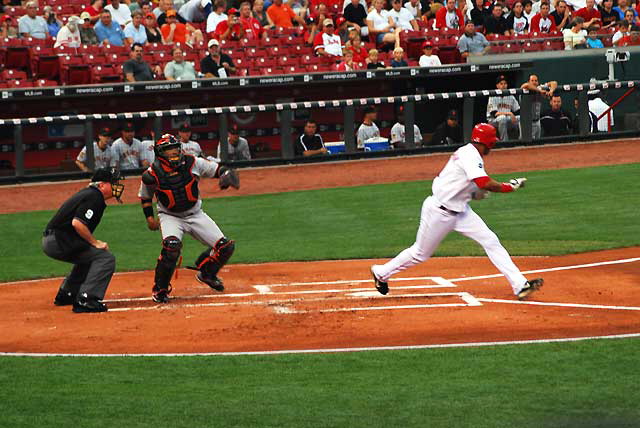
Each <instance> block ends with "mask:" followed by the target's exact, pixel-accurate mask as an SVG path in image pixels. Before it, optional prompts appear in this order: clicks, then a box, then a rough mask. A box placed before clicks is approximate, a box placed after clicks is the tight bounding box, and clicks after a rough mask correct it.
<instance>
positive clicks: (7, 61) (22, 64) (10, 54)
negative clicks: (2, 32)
mask: <svg viewBox="0 0 640 428" xmlns="http://www.w3.org/2000/svg"><path fill="white" fill-rule="evenodd" d="M4 66H5V67H6V68H19V69H21V70H26V71H29V68H30V66H31V50H30V49H29V48H28V47H24V46H23V47H11V46H9V47H7V51H6V53H5V58H4Z"/></svg>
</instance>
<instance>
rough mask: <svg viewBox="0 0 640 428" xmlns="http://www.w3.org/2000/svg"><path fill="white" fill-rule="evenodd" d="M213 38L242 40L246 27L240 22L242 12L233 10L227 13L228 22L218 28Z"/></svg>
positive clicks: (222, 23) (220, 24) (223, 22)
mask: <svg viewBox="0 0 640 428" xmlns="http://www.w3.org/2000/svg"><path fill="white" fill-rule="evenodd" d="M213 36H214V37H215V38H216V39H218V40H240V39H241V38H243V37H244V26H243V25H242V23H241V22H240V12H238V9H235V8H231V9H229V10H228V11H227V20H226V21H222V22H221V23H219V24H218V26H217V27H216V31H215V32H214V34H213Z"/></svg>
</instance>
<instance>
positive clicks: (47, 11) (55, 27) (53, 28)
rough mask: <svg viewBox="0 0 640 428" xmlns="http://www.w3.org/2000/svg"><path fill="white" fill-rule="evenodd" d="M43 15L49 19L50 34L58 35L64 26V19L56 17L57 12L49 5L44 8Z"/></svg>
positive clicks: (46, 19)
mask: <svg viewBox="0 0 640 428" xmlns="http://www.w3.org/2000/svg"><path fill="white" fill-rule="evenodd" d="M42 17H43V18H44V19H45V21H47V28H48V29H49V36H51V37H56V36H57V35H58V31H60V29H61V28H62V21H60V20H59V19H58V18H57V17H56V13H55V12H54V11H53V8H52V7H51V6H49V5H47V6H45V7H44V8H43V9H42Z"/></svg>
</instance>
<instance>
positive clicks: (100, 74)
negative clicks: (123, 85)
mask: <svg viewBox="0 0 640 428" xmlns="http://www.w3.org/2000/svg"><path fill="white" fill-rule="evenodd" d="M122 80H123V77H122V73H119V72H118V71H117V70H115V69H114V68H113V67H112V66H110V65H104V66H101V65H99V66H97V67H93V69H92V82H93V83H109V82H121V81H122Z"/></svg>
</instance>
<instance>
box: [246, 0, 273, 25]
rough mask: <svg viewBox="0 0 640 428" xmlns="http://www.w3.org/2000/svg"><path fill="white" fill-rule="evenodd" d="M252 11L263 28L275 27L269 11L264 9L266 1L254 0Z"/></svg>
mask: <svg viewBox="0 0 640 428" xmlns="http://www.w3.org/2000/svg"><path fill="white" fill-rule="evenodd" d="M251 13H252V15H253V17H254V18H255V19H257V20H258V22H259V23H260V25H262V28H264V29H267V28H273V27H274V25H273V21H271V18H269V15H268V14H267V12H265V11H264V1H263V0H254V2H253V8H252V9H251Z"/></svg>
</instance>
